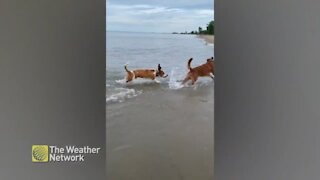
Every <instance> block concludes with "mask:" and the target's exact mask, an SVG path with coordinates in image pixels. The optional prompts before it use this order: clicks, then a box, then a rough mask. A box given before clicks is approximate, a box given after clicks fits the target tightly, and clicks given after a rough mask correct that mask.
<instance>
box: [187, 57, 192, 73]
mask: <svg viewBox="0 0 320 180" xmlns="http://www.w3.org/2000/svg"><path fill="white" fill-rule="evenodd" d="M192 60H193V59H192V58H190V59H189V61H188V69H189V70H192V67H191V61H192Z"/></svg>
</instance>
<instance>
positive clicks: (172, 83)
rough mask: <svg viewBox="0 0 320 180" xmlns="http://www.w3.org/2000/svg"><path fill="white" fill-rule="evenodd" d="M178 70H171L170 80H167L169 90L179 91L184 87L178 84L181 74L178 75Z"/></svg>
mask: <svg viewBox="0 0 320 180" xmlns="http://www.w3.org/2000/svg"><path fill="white" fill-rule="evenodd" d="M178 72H179V69H178V68H172V69H171V72H170V79H169V88H170V89H181V88H183V87H184V86H183V85H182V84H181V82H179V80H180V79H181V74H180V73H178Z"/></svg>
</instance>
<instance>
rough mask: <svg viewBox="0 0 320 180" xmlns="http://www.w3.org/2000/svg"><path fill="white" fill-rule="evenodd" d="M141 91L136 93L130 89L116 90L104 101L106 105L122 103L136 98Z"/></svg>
mask: <svg viewBox="0 0 320 180" xmlns="http://www.w3.org/2000/svg"><path fill="white" fill-rule="evenodd" d="M141 93H142V91H137V90H135V89H130V88H116V89H115V92H114V93H112V94H111V95H109V96H108V95H107V98H106V101H107V103H112V102H123V101H125V100H126V99H129V98H133V97H136V96H138V95H140V94H141Z"/></svg>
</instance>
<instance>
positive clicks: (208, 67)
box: [182, 57, 214, 85]
mask: <svg viewBox="0 0 320 180" xmlns="http://www.w3.org/2000/svg"><path fill="white" fill-rule="evenodd" d="M191 61H192V58H190V59H189V61H188V69H189V72H188V74H187V76H186V78H185V79H184V80H183V81H182V84H185V83H186V82H187V81H189V80H191V83H192V85H193V84H194V83H195V82H196V81H197V79H198V77H205V76H208V77H211V78H212V79H213V76H212V75H214V59H213V57H211V58H210V59H207V62H206V63H204V64H202V65H200V66H197V67H195V68H192V67H191ZM211 73H212V75H211Z"/></svg>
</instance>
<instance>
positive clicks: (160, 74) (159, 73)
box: [156, 64, 168, 78]
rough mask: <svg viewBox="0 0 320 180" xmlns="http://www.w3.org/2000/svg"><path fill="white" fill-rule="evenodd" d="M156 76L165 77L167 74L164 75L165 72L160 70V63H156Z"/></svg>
mask: <svg viewBox="0 0 320 180" xmlns="http://www.w3.org/2000/svg"><path fill="white" fill-rule="evenodd" d="M156 76H160V77H163V78H165V77H167V76H168V74H167V75H166V73H165V72H164V71H162V67H161V66H160V64H158V69H157V74H156Z"/></svg>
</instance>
